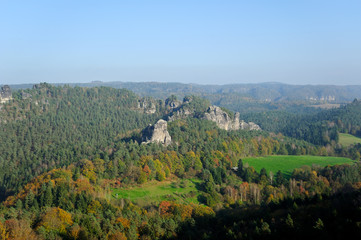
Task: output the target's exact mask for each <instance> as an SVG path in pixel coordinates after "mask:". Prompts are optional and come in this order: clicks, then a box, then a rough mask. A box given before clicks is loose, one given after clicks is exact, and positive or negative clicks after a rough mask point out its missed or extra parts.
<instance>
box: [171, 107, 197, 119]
mask: <svg viewBox="0 0 361 240" xmlns="http://www.w3.org/2000/svg"><path fill="white" fill-rule="evenodd" d="M193 114H194V112H192V111H191V110H189V109H184V108H181V109H179V110H177V111H174V112H172V113H171V115H169V116H168V121H169V122H172V121H175V120H177V119H184V118H187V117H188V116H191V115H193Z"/></svg>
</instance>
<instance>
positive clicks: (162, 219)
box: [0, 84, 361, 239]
mask: <svg viewBox="0 0 361 240" xmlns="http://www.w3.org/2000/svg"><path fill="white" fill-rule="evenodd" d="M26 93H28V94H29V95H31V97H29V95H26V94H25V95H22V93H21V92H15V93H14V100H13V101H12V102H10V103H7V104H5V105H3V108H2V114H3V115H2V119H3V120H5V121H6V122H5V121H3V123H2V124H1V126H0V130H1V131H0V134H1V135H0V136H1V137H2V138H3V139H4V141H3V144H1V145H0V148H1V149H0V150H1V152H2V154H1V155H0V156H1V159H0V164H1V170H0V176H1V178H0V180H1V186H2V188H3V189H2V190H3V198H4V199H5V197H6V200H5V201H4V202H3V203H2V205H1V208H0V237H2V238H5V239H6V238H10V239H24V238H25V237H24V236H26V238H27V239H170V238H179V239H184V238H190V239H216V238H220V236H226V238H228V239H237V238H241V237H242V238H245V239H254V238H276V237H280V236H281V235H280V234H286V235H287V234H291V233H292V232H293V231H298V232H299V233H302V232H304V233H305V234H306V233H307V234H308V233H310V234H313V233H314V232H313V230H314V229H316V228H317V229H322V228H325V229H332V228H333V225H332V221H333V219H334V218H336V219H337V217H335V216H340V217H339V222H340V224H341V226H346V225H347V223H350V222H351V223H352V224H353V225H352V228H350V229H352V230H353V231H354V232H358V231H359V230H360V227H359V224H358V222H359V221H360V220H358V218H357V216H355V215H352V214H345V215H337V214H336V215H335V216H330V215H327V214H323V213H322V212H323V211H324V209H325V208H324V206H319V205H317V201H319V202H322V201H321V199H320V198H321V197H320V196H322V198H324V199H325V201H324V202H325V203H327V204H330V206H332V209H333V208H334V209H336V211H337V212H339V211H340V208H339V206H340V205H339V204H333V201H334V200H333V199H336V197H335V196H336V195H335V194H344V193H347V192H351V195H352V194H355V195H352V196H358V195H357V194H358V193H357V191H358V189H359V185H360V183H359V182H361V175H360V173H361V170H360V164H359V163H355V164H353V165H352V166H346V165H345V166H328V167H326V168H320V167H317V166H312V167H302V168H300V169H295V170H294V171H293V173H292V174H291V176H284V175H283V173H282V172H281V171H277V172H274V173H272V172H267V170H266V169H264V168H263V169H261V170H260V171H259V172H257V171H255V169H254V168H253V167H251V166H249V165H248V164H246V163H244V161H242V158H244V157H248V156H267V155H276V154H277V155H287V154H292V155H306V154H309V155H322V156H328V155H329V156H347V157H352V158H353V159H355V160H359V159H360V153H361V144H359V145H351V146H349V147H342V146H340V145H338V144H336V142H335V141H333V142H332V140H331V139H329V140H328V141H326V142H327V143H326V144H325V145H324V144H320V145H314V144H312V143H310V142H308V141H305V140H304V139H306V140H309V139H308V138H306V137H300V140H295V139H294V138H290V137H288V136H284V135H282V134H275V133H269V132H266V131H244V130H237V131H226V130H222V129H220V128H218V127H217V125H216V123H214V122H211V121H207V120H205V119H203V118H202V114H203V113H204V111H205V110H206V109H207V107H208V106H209V103H208V102H207V101H204V100H202V99H201V98H198V97H195V96H190V97H186V98H184V100H183V102H179V101H177V99H176V98H175V97H174V96H171V97H170V98H169V99H167V100H166V101H164V102H163V101H161V100H154V99H151V98H143V99H140V98H139V97H137V96H136V95H134V94H133V93H131V92H129V91H127V90H116V89H111V88H104V87H101V88H91V89H88V88H79V87H75V88H72V87H69V86H64V87H54V86H50V85H47V84H41V85H39V86H37V87H35V88H34V89H32V90H27V91H26ZM24 96H26V97H24ZM345 108H346V107H345ZM175 111H179V112H181V113H186V112H188V113H190V114H188V115H187V114H185V115H184V116H185V117H177V118H174V119H172V121H169V122H168V131H169V133H170V135H171V136H172V144H170V145H169V146H167V147H165V146H163V145H161V144H157V143H150V144H142V143H141V140H139V139H140V134H141V130H142V129H143V128H144V127H146V126H147V125H148V124H150V123H151V124H152V123H154V122H156V121H157V120H158V119H160V118H163V119H168V117H171V116H173V115H172V113H174V112H175ZM348 111H355V114H357V110H353V109H351V110H350V109H349V110H348ZM352 113H353V112H352ZM179 116H181V115H179ZM307 117H309V116H307ZM313 117H314V116H313ZM320 118H321V117H320ZM288 121H289V119H288ZM343 121H345V120H343ZM297 123H299V126H303V125H302V124H301V123H300V122H297ZM321 123H322V124H321V125H320V126H318V125H315V126H314V129H313V128H309V126H308V125H306V127H308V128H305V129H304V130H305V131H304V132H302V134H305V133H307V134H310V136H313V135H312V134H317V133H324V132H327V135H322V137H330V134H331V133H332V131H330V129H331V130H333V129H336V130H337V131H339V130H340V129H339V128H338V127H337V126H336V124H334V125H332V124H331V123H332V122H330V121H323V122H321ZM323 124H326V125H323ZM324 126H325V127H326V128H325V129H323V128H322V127H324ZM308 131H310V132H308ZM275 132H277V131H275ZM336 134H337V132H336ZM285 135H286V134H285ZM302 136H303V135H302ZM326 140H327V139H326ZM186 179H196V180H197V183H198V184H197V185H196V186H195V188H196V189H197V194H194V193H187V194H188V195H186V196H178V197H174V196H173V195H172V196H163V197H164V200H159V199H158V200H156V201H152V202H143V203H142V204H139V205H137V203H135V202H132V201H130V200H128V199H122V198H118V197H113V196H112V191H113V190H114V189H117V191H121V190H122V189H124V188H127V189H128V188H130V187H142V184H144V183H147V184H157V183H158V182H162V183H167V182H170V183H176V184H177V185H178V186H180V187H182V184H181V183H180V182H181V181H182V180H186ZM352 192H354V193H352ZM195 195H196V202H197V203H192V204H190V203H188V202H185V201H181V197H184V198H188V197H189V198H190V197H194V196H195ZM351 195H350V196H351ZM341 196H343V195H341ZM344 196H345V198H347V196H348V195H344ZM329 199H330V201H329ZM314 201H316V204H314ZM322 203H323V202H322ZM345 203H349V200H348V199H346V200H345ZM295 204H296V205H295ZM269 207H271V211H268V210H267V209H268V208H269ZM297 207H299V208H305V209H306V210H307V209H309V208H311V209H312V208H314V209H316V210H317V211H315V212H314V214H313V215H312V211H306V212H307V214H308V215H306V216H305V215H303V214H302V211H294V209H296V208H297ZM359 207H360V206H359V204H358V203H357V202H356V203H355V204H354V205H352V206H351V207H350V210H349V211H351V212H352V211H354V212H356V213H357V211H358V210H357V209H358V208H359ZM280 211H281V213H280ZM232 212H233V213H237V214H238V215H239V216H238V217H237V216H233V214H232ZM310 214H311V215H310ZM289 215H290V216H289ZM318 219H320V220H318ZM248 220H249V221H248ZM303 221H308V222H310V223H312V225H310V224H303ZM291 223H292V224H293V227H294V228H289V229H288V228H287V229H286V230H284V231H283V230H282V229H284V226H285V224H286V226H292V224H291ZM314 227H315V228H314ZM345 229H348V228H345ZM317 233H319V232H317ZM307 234H306V235H305V236H308V235H307ZM300 236H301V235H300Z"/></svg>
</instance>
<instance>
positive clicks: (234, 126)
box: [204, 106, 240, 130]
mask: <svg viewBox="0 0 361 240" xmlns="http://www.w3.org/2000/svg"><path fill="white" fill-rule="evenodd" d="M204 118H205V119H207V120H210V121H213V122H215V123H216V124H217V126H218V127H219V128H221V129H224V130H238V129H239V128H240V125H239V113H236V114H235V117H234V118H233V119H232V118H231V117H230V116H229V115H228V113H226V112H225V111H223V110H222V109H221V108H220V107H217V106H210V107H209V108H208V110H207V112H206V113H205V114H204Z"/></svg>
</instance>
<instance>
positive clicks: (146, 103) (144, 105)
mask: <svg viewBox="0 0 361 240" xmlns="http://www.w3.org/2000/svg"><path fill="white" fill-rule="evenodd" d="M137 107H138V109H139V110H141V111H143V112H144V113H147V114H153V113H155V112H156V111H157V107H156V105H155V103H154V101H152V100H151V99H145V98H143V99H141V100H139V101H138V106H137Z"/></svg>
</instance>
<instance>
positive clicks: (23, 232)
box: [5, 219, 38, 240]
mask: <svg viewBox="0 0 361 240" xmlns="http://www.w3.org/2000/svg"><path fill="white" fill-rule="evenodd" d="M5 226H6V229H7V231H8V236H7V238H5V239H13V240H21V239H27V240H28V239H29V240H36V239H38V237H37V235H36V234H35V232H34V231H33V230H32V229H31V227H30V223H29V222H28V221H26V220H24V219H22V220H17V219H9V220H6V221H5Z"/></svg>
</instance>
